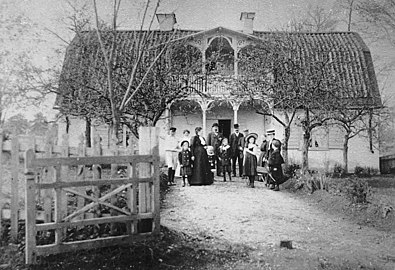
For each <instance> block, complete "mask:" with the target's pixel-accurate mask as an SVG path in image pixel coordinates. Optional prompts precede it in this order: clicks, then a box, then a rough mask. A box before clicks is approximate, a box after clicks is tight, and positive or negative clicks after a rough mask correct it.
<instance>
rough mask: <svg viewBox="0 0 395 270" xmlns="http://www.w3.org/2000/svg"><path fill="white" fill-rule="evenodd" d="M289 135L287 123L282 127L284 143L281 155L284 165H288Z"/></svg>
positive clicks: (289, 129)
mask: <svg viewBox="0 0 395 270" xmlns="http://www.w3.org/2000/svg"><path fill="white" fill-rule="evenodd" d="M290 136H291V127H290V126H289V125H288V126H286V127H285V128H284V145H283V157H284V162H285V166H287V167H288V165H289V164H288V142H289V137H290Z"/></svg>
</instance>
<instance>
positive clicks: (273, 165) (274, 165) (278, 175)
mask: <svg viewBox="0 0 395 270" xmlns="http://www.w3.org/2000/svg"><path fill="white" fill-rule="evenodd" d="M280 147H281V142H280V141H279V140H273V142H272V148H273V152H272V154H271V155H270V157H269V160H268V163H269V172H270V174H271V176H272V177H273V179H274V181H273V182H274V183H273V184H272V185H271V186H270V189H274V191H279V190H280V187H279V185H280V184H282V183H283V182H284V174H283V168H282V164H284V159H283V157H282V156H281V153H280Z"/></svg>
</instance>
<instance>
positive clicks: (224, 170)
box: [166, 123, 284, 190]
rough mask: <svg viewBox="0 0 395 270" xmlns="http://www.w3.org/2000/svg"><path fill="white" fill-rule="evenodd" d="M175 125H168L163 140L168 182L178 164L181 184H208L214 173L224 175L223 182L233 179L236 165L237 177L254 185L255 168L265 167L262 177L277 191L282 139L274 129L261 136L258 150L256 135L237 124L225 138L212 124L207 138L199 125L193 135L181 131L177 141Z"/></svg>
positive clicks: (172, 178)
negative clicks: (167, 132) (180, 136)
mask: <svg viewBox="0 0 395 270" xmlns="http://www.w3.org/2000/svg"><path fill="white" fill-rule="evenodd" d="M175 132H176V128H174V127H172V128H170V134H169V137H168V139H167V140H166V163H167V166H168V170H169V171H168V176H169V182H170V184H173V183H174V176H175V174H176V167H177V163H178V164H179V169H180V175H181V176H182V178H183V186H185V185H186V182H188V183H189V185H210V184H212V183H213V180H214V173H216V175H217V176H223V181H224V182H226V181H227V175H228V179H229V181H232V176H233V177H235V176H236V167H237V166H236V165H237V164H238V168H239V172H238V173H239V176H240V177H244V178H246V179H248V186H249V187H252V188H253V187H254V181H255V179H256V177H257V176H258V170H257V168H258V167H264V168H267V171H266V172H267V173H265V174H264V177H265V180H266V181H267V183H268V185H269V186H270V188H271V189H273V190H279V184H281V183H282V182H283V178H284V177H283V170H282V164H284V160H283V158H282V156H281V153H280V149H281V142H280V141H279V140H277V139H275V138H274V130H268V131H267V134H265V135H264V138H263V141H262V144H261V147H260V151H259V147H258V145H257V139H258V135H257V134H256V133H249V131H248V130H247V129H245V130H244V131H243V133H241V132H240V127H239V125H238V124H234V131H233V132H232V134H231V135H230V137H229V140H228V138H226V137H224V136H223V135H222V134H221V133H220V132H219V125H218V124H217V123H214V124H213V125H212V130H211V132H210V133H209V134H208V136H207V140H206V139H205V138H204V137H203V136H202V134H201V133H202V128H201V127H197V128H196V129H195V135H194V136H192V137H190V136H189V135H190V132H189V130H184V132H183V135H184V137H183V138H182V139H181V140H180V141H178V140H177V139H176V137H175Z"/></svg>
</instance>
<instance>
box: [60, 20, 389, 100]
mask: <svg viewBox="0 0 395 270" xmlns="http://www.w3.org/2000/svg"><path fill="white" fill-rule="evenodd" d="M212 34H228V35H236V36H240V37H243V38H245V39H250V40H254V39H255V40H263V41H265V40H270V39H272V38H278V37H281V36H285V35H289V37H291V38H292V39H294V40H295V42H298V44H300V45H301V52H300V57H311V54H312V51H331V52H332V53H333V54H334V55H335V58H336V62H335V65H334V69H333V73H334V75H336V76H337V79H338V80H339V82H340V84H341V85H342V87H343V88H344V89H347V91H348V92H352V93H354V94H353V98H358V99H364V100H366V101H367V102H368V103H369V105H371V106H374V107H380V106H382V103H381V98H380V93H379V89H378V84H377V80H376V75H375V71H374V66H373V61H372V57H371V54H370V51H369V48H368V47H367V46H366V44H365V43H364V41H363V40H362V38H361V37H360V36H359V34H357V33H354V32H325V33H314V32H291V33H290V32H269V31H254V32H253V34H246V33H243V32H239V31H234V30H231V29H227V28H224V27H216V28H213V29H209V30H204V31H200V30H177V31H176V32H175V33H173V31H159V30H152V31H149V32H148V31H132V30H128V31H125V30H120V31H118V32H117V38H118V39H119V47H118V49H117V52H118V53H119V54H122V51H123V50H128V49H130V48H132V43H133V42H136V40H138V39H139V38H141V37H142V36H143V35H149V42H150V44H151V45H155V44H159V43H160V42H163V40H165V39H169V38H173V40H174V41H177V40H181V39H188V38H195V37H198V36H202V35H212ZM173 35H174V36H173ZM81 41H83V42H84V43H85V45H87V46H91V47H94V49H92V50H89V51H88V52H86V49H84V48H83V46H80V44H81V43H80V42H81ZM99 50H100V48H99V46H98V41H97V36H96V33H95V32H94V31H90V32H83V33H81V34H80V35H79V36H76V37H75V38H74V39H73V40H72V42H71V43H70V45H69V46H68V48H67V51H66V56H65V60H64V63H63V68H62V73H61V78H60V82H59V90H60V92H61V93H65V92H67V91H68V89H67V87H68V86H67V83H66V80H67V78H70V77H71V76H72V75H71V73H72V72H71V71H72V70H73V69H74V70H75V68H76V67H79V68H80V70H81V71H86V70H87V69H90V68H91V67H92V66H94V65H97V64H98V62H99V63H100V61H102V59H100V57H99ZM87 53H88V54H89V55H86V54H87ZM88 75H89V72H87V76H88ZM87 79H89V76H88V78H87ZM364 103H365V102H364ZM55 106H61V97H60V95H58V98H57V100H56V105H55Z"/></svg>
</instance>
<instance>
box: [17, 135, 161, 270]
mask: <svg viewBox="0 0 395 270" xmlns="http://www.w3.org/2000/svg"><path fill="white" fill-rule="evenodd" d="M141 132H142V133H140V134H144V136H141V139H140V142H139V152H140V155H126V156H117V155H115V154H116V152H117V149H115V148H114V149H113V155H112V156H92V157H88V156H84V155H83V152H81V154H82V155H81V156H80V157H45V158H37V157H36V154H35V153H34V151H33V150H30V149H29V150H27V151H26V153H25V176H26V196H25V205H26V208H27V209H26V213H27V215H26V247H25V252H26V263H28V264H31V263H35V262H36V257H37V256H40V255H49V254H56V253H61V252H67V251H76V250H79V249H91V248H98V247H104V246H111V245H118V244H125V243H130V242H131V241H135V240H139V239H146V238H147V237H148V236H152V235H157V234H158V233H159V230H160V215H159V210H160V209H159V208H160V205H159V148H158V145H159V137H158V132H159V131H158V129H157V128H142V130H141ZM68 150H69V148H66V147H65V148H63V154H64V156H67V155H69V153H66V151H68ZM105 164H108V165H110V167H111V169H110V171H109V172H110V174H109V176H105V175H106V174H105V173H104V169H102V171H101V173H100V168H105V167H104V166H103V165H105ZM119 165H124V166H126V172H125V173H123V174H122V175H119V171H118V166H119ZM89 172H91V173H89ZM87 190H89V191H91V192H87ZM39 191H43V194H44V196H43V200H42V201H39V199H38V198H39V194H40V192H39ZM123 197H126V199H125V201H126V204H125V205H123V206H122V207H121V206H119V199H120V198H123ZM37 203H40V204H41V205H42V207H43V208H44V211H45V221H44V223H42V224H36V213H37V208H36V205H37ZM101 208H102V209H101ZM103 209H104V210H103ZM104 212H106V213H104ZM85 213H91V214H93V216H92V215H88V216H86V215H85ZM119 223H123V224H126V227H125V230H124V231H123V233H122V235H117V236H109V235H112V234H113V231H112V229H111V231H109V233H108V234H107V235H106V237H99V238H96V239H83V240H77V241H74V240H75V239H71V240H70V237H69V236H68V235H67V232H66V229H71V228H81V227H84V226H92V225H95V226H96V225H99V224H112V225H114V224H119ZM42 231H46V232H51V231H54V239H53V242H52V243H50V244H47V243H46V244H45V245H39V243H38V242H37V235H38V234H40V232H42Z"/></svg>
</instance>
